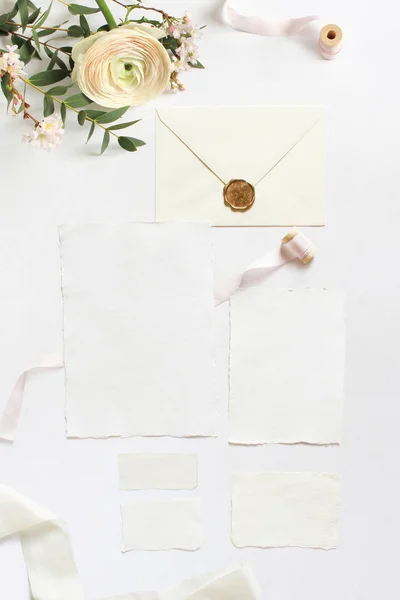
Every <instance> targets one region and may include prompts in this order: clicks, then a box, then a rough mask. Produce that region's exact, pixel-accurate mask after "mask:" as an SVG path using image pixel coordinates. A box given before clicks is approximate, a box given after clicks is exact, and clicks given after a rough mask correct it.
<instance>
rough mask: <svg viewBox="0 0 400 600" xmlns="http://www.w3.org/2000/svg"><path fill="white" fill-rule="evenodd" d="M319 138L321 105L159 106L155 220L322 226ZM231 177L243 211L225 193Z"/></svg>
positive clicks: (322, 159)
mask: <svg viewBox="0 0 400 600" xmlns="http://www.w3.org/2000/svg"><path fill="white" fill-rule="evenodd" d="M325 145H326V143H325V122H324V109H323V107H320V106H252V107H209V108H207V107H194V108H193V107H183V108H164V109H158V111H157V178H156V179H157V209H156V212H157V214H156V218H157V221H165V220H185V221H193V220H206V221H211V223H212V224H213V225H229V226H232V225H236V226H241V225H247V226H248V225H281V226H290V225H324V224H325V201H324V195H325V189H324V187H325ZM237 179H241V180H244V181H245V182H246V183H245V184H243V185H244V186H245V187H246V190H247V191H248V192H249V190H250V189H251V187H249V186H248V184H250V186H253V187H254V191H255V199H254V203H253V204H252V205H251V207H250V208H248V209H247V210H233V209H232V208H231V207H230V206H229V205H228V204H227V203H226V202H225V200H224V187H225V186H226V185H227V184H228V183H229V182H230V181H231V180H237ZM235 185H236V184H235ZM230 189H231V190H232V189H233V188H232V187H231V188H230Z"/></svg>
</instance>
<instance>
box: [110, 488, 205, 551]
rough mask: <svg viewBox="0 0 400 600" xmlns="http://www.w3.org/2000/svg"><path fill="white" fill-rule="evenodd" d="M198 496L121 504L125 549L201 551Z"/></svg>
mask: <svg viewBox="0 0 400 600" xmlns="http://www.w3.org/2000/svg"><path fill="white" fill-rule="evenodd" d="M200 509H201V502H200V500H198V499H191V498H183V499H179V500H143V501H136V502H130V503H129V504H125V505H124V506H122V507H121V515H122V551H123V552H127V551H128V550H172V549H175V550H198V549H199V548H200V547H201V544H202V538H203V536H202V530H201V510H200Z"/></svg>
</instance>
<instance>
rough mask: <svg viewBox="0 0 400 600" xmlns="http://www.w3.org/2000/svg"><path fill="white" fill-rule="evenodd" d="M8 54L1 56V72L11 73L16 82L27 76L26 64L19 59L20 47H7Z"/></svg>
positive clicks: (4, 53)
mask: <svg viewBox="0 0 400 600" xmlns="http://www.w3.org/2000/svg"><path fill="white" fill-rule="evenodd" d="M6 48H7V52H3V54H1V55H0V71H2V72H4V73H9V74H10V76H11V79H12V80H13V81H15V80H16V79H18V78H19V77H20V76H24V75H26V73H25V71H24V66H25V65H24V63H23V62H22V60H20V58H19V54H18V52H16V50H18V46H6Z"/></svg>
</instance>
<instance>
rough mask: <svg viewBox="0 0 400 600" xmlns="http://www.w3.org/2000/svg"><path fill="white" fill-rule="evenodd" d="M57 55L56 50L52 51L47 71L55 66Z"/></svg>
mask: <svg viewBox="0 0 400 600" xmlns="http://www.w3.org/2000/svg"><path fill="white" fill-rule="evenodd" d="M57 56H58V50H56V51H55V52H53V56H52V57H51V60H50V62H49V64H48V65H47V70H48V71H51V70H52V69H53V68H54V67H55V66H56V61H57ZM63 64H64V63H63Z"/></svg>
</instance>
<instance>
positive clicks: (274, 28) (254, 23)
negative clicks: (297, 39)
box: [223, 0, 321, 36]
mask: <svg viewBox="0 0 400 600" xmlns="http://www.w3.org/2000/svg"><path fill="white" fill-rule="evenodd" d="M223 19H224V21H225V22H226V23H228V25H230V26H231V27H233V28H234V29H238V30H239V31H245V32H246V33H255V34H257V35H266V36H268V35H270V36H290V35H299V34H300V33H302V32H303V31H304V30H305V29H307V28H308V27H309V26H310V25H311V23H313V22H314V21H319V17H317V16H316V15H310V16H306V17H299V18H294V19H282V20H279V21H270V20H268V19H265V18H262V17H257V16H254V15H253V16H248V15H243V14H241V13H240V12H239V11H237V10H236V9H235V8H233V2H232V0H227V1H226V2H225V4H224V6H223ZM319 29H321V27H320V26H319Z"/></svg>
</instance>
